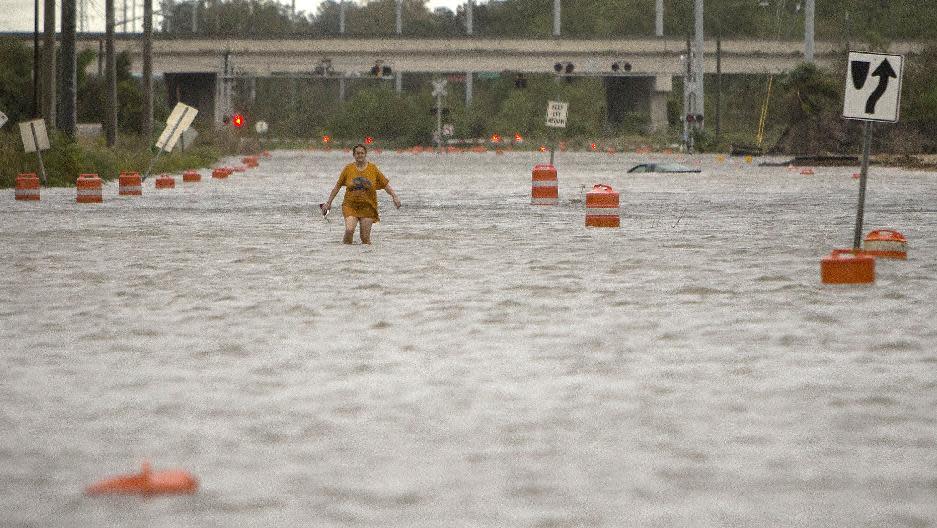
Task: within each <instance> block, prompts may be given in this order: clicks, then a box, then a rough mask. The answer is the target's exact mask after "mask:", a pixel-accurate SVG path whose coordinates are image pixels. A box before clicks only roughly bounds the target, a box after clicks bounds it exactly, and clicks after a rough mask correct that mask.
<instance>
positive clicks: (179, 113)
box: [156, 103, 198, 151]
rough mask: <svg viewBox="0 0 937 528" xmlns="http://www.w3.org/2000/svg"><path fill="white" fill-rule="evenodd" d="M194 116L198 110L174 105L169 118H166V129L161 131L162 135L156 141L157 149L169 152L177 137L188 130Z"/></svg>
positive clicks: (183, 105) (179, 104)
mask: <svg viewBox="0 0 937 528" xmlns="http://www.w3.org/2000/svg"><path fill="white" fill-rule="evenodd" d="M196 114H198V110H196V109H195V108H192V107H191V106H189V105H186V104H183V103H176V107H175V108H173V109H172V112H171V113H170V114H169V117H168V118H166V128H164V129H163V133H162V134H160V135H159V139H157V140H156V146H157V148H160V149H162V150H165V151H171V150H172V148H173V147H174V146H175V144H176V141H179V137H180V136H182V132H184V131H185V130H186V129H187V128H189V125H191V124H192V121H194V120H195V116H196Z"/></svg>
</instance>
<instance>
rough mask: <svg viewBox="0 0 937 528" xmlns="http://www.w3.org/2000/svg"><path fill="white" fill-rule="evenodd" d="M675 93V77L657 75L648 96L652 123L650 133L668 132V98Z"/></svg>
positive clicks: (649, 127)
mask: <svg viewBox="0 0 937 528" xmlns="http://www.w3.org/2000/svg"><path fill="white" fill-rule="evenodd" d="M672 91H673V76H670V75H657V76H655V77H654V86H653V87H652V89H651V93H650V94H649V95H648V110H649V113H650V121H649V125H648V132H651V133H653V132H658V131H661V130H666V129H667V126H668V123H667V97H668V96H669V94H670V92H672Z"/></svg>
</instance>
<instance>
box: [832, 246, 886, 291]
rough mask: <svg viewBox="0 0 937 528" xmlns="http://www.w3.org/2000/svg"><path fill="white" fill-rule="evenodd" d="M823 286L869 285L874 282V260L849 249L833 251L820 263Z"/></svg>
mask: <svg viewBox="0 0 937 528" xmlns="http://www.w3.org/2000/svg"><path fill="white" fill-rule="evenodd" d="M820 281H821V282H823V284H869V283H871V282H875V259H874V258H872V257H870V256H868V255H864V254H862V253H861V252H860V253H856V252H855V251H853V250H851V249H834V250H833V252H832V253H831V254H830V256H828V257H823V259H822V260H821V261H820Z"/></svg>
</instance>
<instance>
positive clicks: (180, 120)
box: [140, 107, 189, 182]
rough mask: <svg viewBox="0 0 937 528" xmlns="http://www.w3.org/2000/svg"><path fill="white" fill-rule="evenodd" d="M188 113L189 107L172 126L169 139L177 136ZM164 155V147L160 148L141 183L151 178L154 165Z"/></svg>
mask: <svg viewBox="0 0 937 528" xmlns="http://www.w3.org/2000/svg"><path fill="white" fill-rule="evenodd" d="M188 111H189V109H188V107H186V108H184V109H183V110H182V115H181V116H179V120H178V121H176V123H175V124H174V125H173V126H172V131H171V132H170V133H169V138H172V137H173V136H174V135H175V134H176V129H177V128H179V123H181V122H182V121H183V120H184V119H185V114H186V113H188ZM167 140H168V138H167ZM162 153H163V147H160V148H159V150H157V151H156V156H155V157H154V158H153V159H152V160H150V165H149V167H147V168H146V172H144V173H143V177H142V178H140V181H141V182H144V181H146V179H147V178H148V177H149V176H150V171H151V170H153V165H155V164H156V160H158V159H159V155H160V154H162Z"/></svg>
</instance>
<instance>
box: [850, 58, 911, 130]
mask: <svg viewBox="0 0 937 528" xmlns="http://www.w3.org/2000/svg"><path fill="white" fill-rule="evenodd" d="M903 71H904V57H902V56H901V55H885V54H882V53H864V52H857V51H850V52H849V64H848V65H847V68H846V92H845V94H844V95H843V117H845V118H846V119H862V120H865V121H890V122H892V123H894V122H896V121H898V111H899V108H900V106H901V77H902V74H903Z"/></svg>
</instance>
